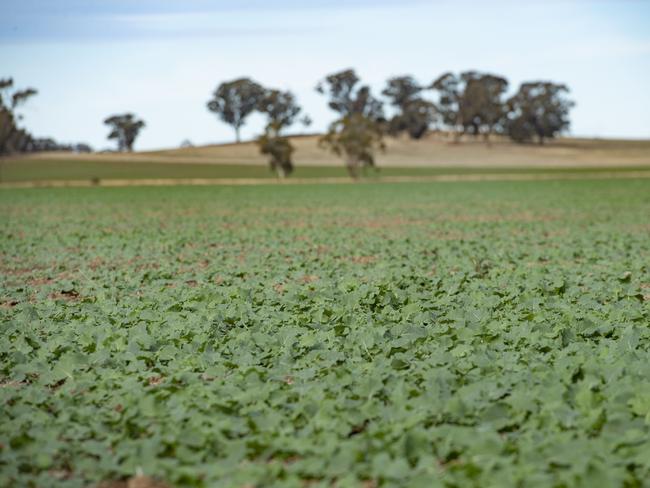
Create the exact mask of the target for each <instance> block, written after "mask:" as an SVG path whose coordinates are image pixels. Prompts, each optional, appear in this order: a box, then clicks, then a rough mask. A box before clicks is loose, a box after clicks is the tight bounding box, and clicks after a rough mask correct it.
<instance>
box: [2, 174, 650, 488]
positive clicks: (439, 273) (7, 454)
mask: <svg viewBox="0 0 650 488" xmlns="http://www.w3.org/2000/svg"><path fill="white" fill-rule="evenodd" d="M648 215H650V179H639V180H627V181H622V180H612V181H546V182H507V183H505V182H480V183H478V182H477V183H454V184H448V183H447V184H444V183H442V184H441V183H414V184H402V185H392V184H367V185H327V186H325V185H301V186H259V187H235V186H214V187H182V186H178V187H166V188H152V187H142V188H76V189H51V188H46V189H26V190H22V189H4V190H2V191H0V224H1V225H0V232H1V233H2V238H1V239H0V255H1V256H2V264H1V266H2V268H1V269H0V290H1V296H2V299H1V303H0V323H2V329H1V333H2V340H0V415H1V416H2V419H3V421H2V422H1V423H0V485H2V486H62V487H73V486H74V487H77V486H89V485H92V484H93V483H97V482H100V481H105V482H109V481H110V482H114V483H115V484H113V485H110V486H124V484H122V485H119V484H118V482H122V480H126V479H129V478H130V477H132V476H133V475H134V473H136V472H143V473H144V474H145V475H148V476H151V477H155V478H160V479H162V480H164V481H166V482H167V483H168V484H170V485H174V486H296V487H298V486H333V485H337V486H363V487H375V486H423V487H432V486H433V487H435V486H644V483H646V482H647V480H648V479H650V456H649V455H648V453H649V452H650V441H649V439H650V422H649V419H650V389H649V383H648V377H649V375H650V370H649V369H648V364H650V329H649V328H648V324H649V323H650V267H649V266H648V263H650V227H649V225H648ZM105 486H109V485H105Z"/></svg>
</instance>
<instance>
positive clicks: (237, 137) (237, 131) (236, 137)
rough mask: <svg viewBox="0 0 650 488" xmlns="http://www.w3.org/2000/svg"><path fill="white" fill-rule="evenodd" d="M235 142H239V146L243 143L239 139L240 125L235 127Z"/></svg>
mask: <svg viewBox="0 0 650 488" xmlns="http://www.w3.org/2000/svg"><path fill="white" fill-rule="evenodd" d="M235 142H237V144H239V143H240V142H241V140H240V138H239V126H238V125H236V126H235Z"/></svg>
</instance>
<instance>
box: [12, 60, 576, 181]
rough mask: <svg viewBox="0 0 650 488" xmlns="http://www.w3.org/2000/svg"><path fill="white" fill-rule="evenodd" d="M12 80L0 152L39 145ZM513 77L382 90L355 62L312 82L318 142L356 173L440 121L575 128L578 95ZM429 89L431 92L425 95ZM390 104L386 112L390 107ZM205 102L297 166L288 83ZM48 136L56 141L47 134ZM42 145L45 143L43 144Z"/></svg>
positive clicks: (464, 125)
mask: <svg viewBox="0 0 650 488" xmlns="http://www.w3.org/2000/svg"><path fill="white" fill-rule="evenodd" d="M12 86H13V82H12V80H11V79H7V80H0V93H4V94H3V95H2V96H1V97H0V122H1V125H0V153H1V154H6V153H9V152H12V151H13V152H16V151H18V152H19V151H21V150H25V148H27V147H30V146H29V144H31V150H33V149H34V147H35V146H34V141H36V140H35V139H33V138H31V136H30V135H29V134H28V133H27V132H25V131H24V129H19V128H17V127H16V122H17V120H20V117H17V116H16V109H17V108H18V107H19V106H20V105H21V104H22V103H24V102H25V101H26V100H27V99H28V98H30V97H32V96H33V95H35V94H36V90H34V89H31V88H28V89H25V90H18V91H14V92H12V93H11V94H9V92H8V91H7V90H8V89H9V88H11V87H12ZM508 88H509V83H508V80H507V79H506V78H505V77H503V76H499V75H495V74H491V73H483V72H479V71H465V72H462V73H451V72H450V73H444V74H443V75H441V76H439V77H438V78H437V79H435V80H433V81H432V82H430V83H425V84H421V83H419V82H418V81H417V80H416V79H415V78H414V77H412V76H409V75H404V76H396V77H392V78H390V79H388V80H387V82H386V85H385V87H384V89H383V90H382V91H381V96H375V95H374V94H373V93H372V91H371V89H370V87H369V86H368V85H366V84H363V83H362V82H361V79H360V78H359V76H358V75H357V73H356V72H355V71H354V70H353V69H345V70H342V71H339V72H336V73H332V74H330V75H328V76H326V77H325V78H324V79H322V80H321V81H320V82H318V84H317V85H316V91H317V92H318V93H320V94H322V95H323V96H325V97H326V98H327V103H328V106H329V108H330V109H332V110H333V111H334V112H336V114H337V118H336V119H335V120H334V121H333V122H332V123H331V124H330V125H329V127H328V129H327V132H326V133H325V134H324V135H323V136H322V137H321V138H320V139H319V145H320V146H321V147H323V148H325V149H327V150H329V151H331V152H332V153H333V154H335V155H337V156H339V157H341V158H342V159H343V160H344V163H345V166H346V168H347V170H348V172H349V173H350V175H351V176H352V177H355V178H356V177H358V176H359V175H360V173H361V172H362V171H363V170H364V169H365V168H368V167H373V166H375V157H376V154H377V153H378V152H379V151H383V150H384V148H385V144H384V139H385V137H386V136H394V137H395V136H399V135H402V134H405V135H406V136H408V137H410V138H412V139H420V138H422V137H423V136H424V135H425V134H427V133H428V132H429V131H431V130H434V129H438V130H439V129H446V130H448V131H449V132H451V133H452V134H453V137H454V141H455V142H460V140H461V138H462V137H463V136H465V135H471V136H474V137H478V138H482V139H483V140H484V141H485V142H486V144H488V145H489V144H490V137H491V136H492V135H503V136H508V137H509V138H510V139H512V140H513V141H515V142H519V143H527V142H537V143H539V144H544V142H545V141H546V140H547V139H552V138H554V137H556V136H557V135H558V134H560V133H562V132H563V131H565V130H566V129H568V127H569V123H570V121H569V112H570V110H571V108H572V107H573V105H574V103H573V102H572V101H571V100H570V99H569V98H568V93H569V89H568V88H567V86H566V85H564V84H560V83H555V82H551V81H531V82H525V83H522V84H521V85H520V86H519V87H518V90H517V91H516V92H515V93H514V94H512V95H510V96H507V92H508ZM428 94H430V95H429V96H427V95H428ZM387 106H388V107H389V108H388V112H389V114H388V115H387V114H386V112H387V110H386V109H387ZM206 107H207V109H208V110H209V111H210V112H212V113H214V114H215V115H216V116H217V117H218V118H219V119H220V120H221V121H222V122H224V123H226V124H228V125H230V126H231V127H232V128H233V129H234V131H235V139H236V141H237V142H239V141H240V130H241V128H242V127H243V126H244V125H245V123H246V120H247V119H248V117H249V116H250V115H251V114H253V113H255V112H257V113H260V114H262V115H263V116H264V117H265V125H264V130H263V133H262V134H261V135H260V136H259V137H258V138H257V139H256V143H257V145H258V147H259V151H260V152H261V153H262V154H264V155H266V156H268V158H269V164H270V166H271V168H272V169H273V170H274V171H276V172H277V174H278V175H279V176H281V177H283V176H286V175H288V174H290V173H291V172H292V171H293V168H294V166H293V160H292V154H293V152H294V147H293V146H292V144H291V142H290V140H289V138H288V137H287V136H286V131H287V129H289V128H290V127H291V126H293V125H295V124H297V123H300V124H302V125H304V126H308V125H309V124H310V123H311V119H310V118H309V116H307V115H303V116H302V117H301V113H302V108H301V107H300V105H299V104H298V102H297V100H296V97H295V96H294V94H293V93H291V92H290V91H282V90H279V89H276V88H267V87H264V86H263V85H261V84H260V83H258V82H256V81H254V80H252V79H250V78H247V77H244V78H238V79H235V80H231V81H226V82H223V83H221V84H220V85H219V86H217V88H216V89H215V90H214V92H213V93H212V96H211V98H210V99H209V100H208V101H207V103H206ZM104 123H105V124H106V125H107V126H109V128H110V132H109V135H108V138H109V139H115V140H116V141H117V147H118V150H119V151H131V150H132V149H133V144H134V142H135V140H136V138H137V137H138V135H139V133H140V131H141V130H142V129H143V128H144V127H145V122H144V121H143V120H141V119H138V118H137V117H136V116H135V115H134V114H131V113H125V114H118V115H112V116H110V117H108V118H106V119H105V120H104ZM50 141H51V140H50ZM41 145H42V144H41Z"/></svg>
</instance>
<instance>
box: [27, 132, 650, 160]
mask: <svg viewBox="0 0 650 488" xmlns="http://www.w3.org/2000/svg"><path fill="white" fill-rule="evenodd" d="M291 139H292V142H293V144H294V145H295V147H296V152H295V156H294V162H295V165H296V167H297V168H299V167H301V166H319V167H323V166H342V164H343V163H342V161H341V160H340V159H339V158H337V157H336V156H334V155H332V154H331V153H328V152H326V151H325V150H323V149H321V148H319V147H318V136H316V135H308V136H295V137H292V138H291ZM386 143H387V150H386V152H385V153H384V154H381V155H379V157H378V160H377V164H378V166H380V167H393V168H399V167H403V168H407V167H460V166H462V167H466V168H481V167H491V168H553V167H591V166H608V167H615V166H647V165H650V140H613V139H577V138H562V139H558V140H555V141H550V142H549V143H547V144H546V145H544V146H539V145H535V144H526V145H522V144H515V143H512V142H510V141H509V140H505V139H503V138H499V139H495V140H494V141H493V142H492V143H491V145H490V146H487V145H486V144H485V142H483V141H482V140H477V139H474V138H468V139H467V140H464V141H461V142H460V143H458V144H454V143H453V142H451V141H450V139H448V138H446V137H445V136H442V135H439V134H431V135H429V136H427V137H425V138H424V139H421V140H418V141H414V140H410V139H407V138H398V139H395V138H390V137H389V138H386ZM29 157H32V158H37V159H40V160H43V159H66V160H74V159H79V160H84V161H88V160H92V161H120V162H126V161H133V162H156V163H195V164H196V163H199V164H225V165H266V164H267V161H266V159H265V158H264V157H263V156H261V155H260V154H259V153H258V150H257V146H256V145H255V143H254V142H242V143H240V144H218V145H209V146H196V147H186V148H178V149H168V150H161V151H144V152H136V153H131V154H120V153H106V154H83V155H75V154H70V153H51V154H50V153H38V154H35V155H33V156H29Z"/></svg>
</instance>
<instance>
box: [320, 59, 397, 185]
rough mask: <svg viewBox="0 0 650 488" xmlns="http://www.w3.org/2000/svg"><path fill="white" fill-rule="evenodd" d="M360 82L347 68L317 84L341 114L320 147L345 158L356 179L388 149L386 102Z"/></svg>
mask: <svg viewBox="0 0 650 488" xmlns="http://www.w3.org/2000/svg"><path fill="white" fill-rule="evenodd" d="M360 81H361V80H360V79H359V77H358V76H357V74H356V73H355V72H354V70H352V69H346V70H343V71H340V72H337V73H333V74H331V75H328V76H326V77H325V79H324V80H323V81H321V82H320V83H319V84H318V85H317V87H316V91H318V92H319V93H321V94H323V95H326V96H328V97H329V101H328V106H329V107H330V108H331V109H332V110H334V111H336V112H338V114H339V118H338V119H336V120H335V121H334V122H332V123H331V124H330V126H329V128H328V130H327V133H326V134H325V135H324V136H323V137H321V138H320V140H319V146H320V147H323V148H325V149H328V150H329V151H331V152H333V153H334V154H336V155H337V156H340V157H342V158H343V160H344V162H345V167H346V169H347V170H348V173H349V174H350V176H352V177H353V178H355V179H357V178H359V176H361V172H362V170H363V169H364V168H368V167H374V166H375V155H376V153H377V152H378V151H382V150H384V148H385V146H384V142H383V135H384V131H385V126H386V120H385V119H384V113H383V104H382V102H381V101H380V100H379V99H377V98H375V97H374V96H373V95H372V93H371V91H370V87H369V86H368V85H363V84H360Z"/></svg>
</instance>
